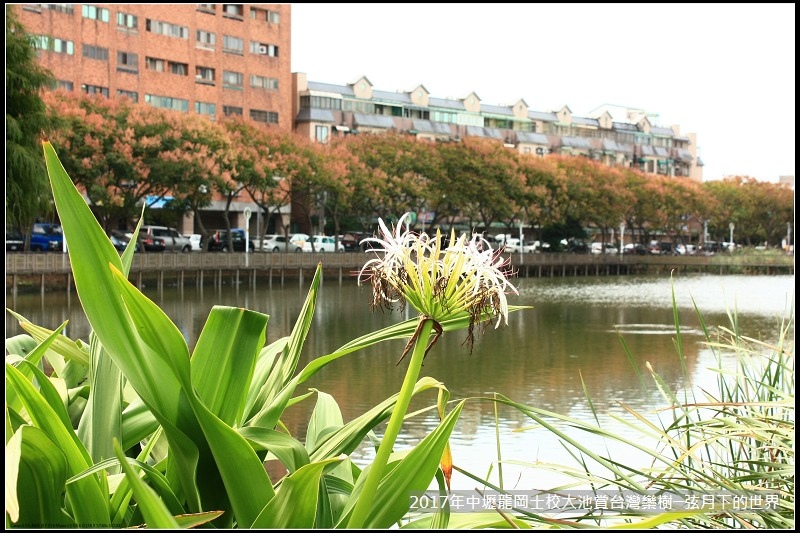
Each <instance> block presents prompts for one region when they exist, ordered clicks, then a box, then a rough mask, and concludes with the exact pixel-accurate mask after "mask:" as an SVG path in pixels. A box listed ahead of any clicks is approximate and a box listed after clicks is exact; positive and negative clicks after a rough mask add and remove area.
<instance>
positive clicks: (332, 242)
mask: <svg viewBox="0 0 800 533" xmlns="http://www.w3.org/2000/svg"><path fill="white" fill-rule="evenodd" d="M303 251H304V252H333V251H336V252H344V244H342V242H341V241H339V243H338V246H337V243H336V237H329V236H327V235H314V236H313V237H311V238H310V239H309V240H307V241H306V242H304V243H303Z"/></svg>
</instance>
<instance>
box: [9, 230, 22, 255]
mask: <svg viewBox="0 0 800 533" xmlns="http://www.w3.org/2000/svg"><path fill="white" fill-rule="evenodd" d="M24 249H25V236H24V235H23V234H22V232H21V231H19V230H16V229H6V252H19V251H22V250H24Z"/></svg>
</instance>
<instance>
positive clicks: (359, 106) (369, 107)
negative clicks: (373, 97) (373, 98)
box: [342, 100, 375, 115]
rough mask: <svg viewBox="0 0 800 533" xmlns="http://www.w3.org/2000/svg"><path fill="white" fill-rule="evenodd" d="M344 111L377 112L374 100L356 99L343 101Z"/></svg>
mask: <svg viewBox="0 0 800 533" xmlns="http://www.w3.org/2000/svg"><path fill="white" fill-rule="evenodd" d="M342 110H343V111H354V112H356V113H366V114H368V115H374V114H375V104H373V103H372V102H357V101H354V100H344V101H343V102H342Z"/></svg>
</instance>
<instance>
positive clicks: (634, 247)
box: [622, 242, 647, 255]
mask: <svg viewBox="0 0 800 533" xmlns="http://www.w3.org/2000/svg"><path fill="white" fill-rule="evenodd" d="M622 253H623V254H625V255H647V247H646V246H645V245H644V244H642V243H640V242H635V243H628V244H626V245H625V246H624V247H623V248H622Z"/></svg>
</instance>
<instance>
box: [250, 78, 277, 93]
mask: <svg viewBox="0 0 800 533" xmlns="http://www.w3.org/2000/svg"><path fill="white" fill-rule="evenodd" d="M250 87H253V88H254V89H268V90H277V89H278V80H277V79H275V78H265V77H264V76H256V75H255V74H251V75H250Z"/></svg>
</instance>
